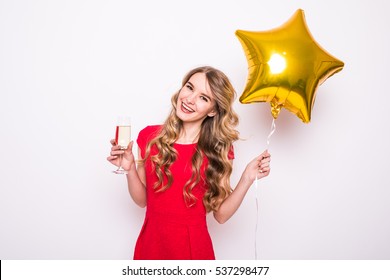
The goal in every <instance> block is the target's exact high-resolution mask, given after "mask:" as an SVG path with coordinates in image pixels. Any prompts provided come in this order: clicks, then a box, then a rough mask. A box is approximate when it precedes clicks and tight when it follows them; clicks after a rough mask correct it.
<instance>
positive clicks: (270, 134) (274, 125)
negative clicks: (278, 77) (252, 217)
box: [255, 119, 276, 260]
mask: <svg viewBox="0 0 390 280" xmlns="http://www.w3.org/2000/svg"><path fill="white" fill-rule="evenodd" d="M275 130H276V124H275V119H272V125H271V130H270V133H269V134H268V137H267V150H268V148H269V144H270V140H271V136H272V134H274V132H275ZM257 176H258V173H256V180H255V192H256V226H255V260H257V228H258V224H259V197H258V190H257V189H258V182H257V181H258V180H259V178H258V177H257Z"/></svg>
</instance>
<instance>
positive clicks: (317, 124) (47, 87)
mask: <svg viewBox="0 0 390 280" xmlns="http://www.w3.org/2000/svg"><path fill="white" fill-rule="evenodd" d="M298 8H301V9H303V10H304V11H305V15H306V21H307V24H308V26H309V29H310V31H311V33H312V34H313V37H314V38H315V39H316V41H317V42H318V43H319V44H320V45H321V46H322V47H323V48H324V49H326V50H327V51H328V52H329V53H331V54H332V55H334V56H335V57H337V58H338V59H340V60H342V61H343V62H344V63H345V67H344V69H343V70H342V71H341V72H339V73H337V74H336V75H334V76H332V77H330V78H329V79H328V80H327V81H326V82H325V83H324V84H322V85H321V86H320V87H319V88H318V90H317V98H316V103H315V105H314V108H313V113H312V118H311V122H310V123H309V124H304V123H302V122H301V121H300V120H299V119H298V118H297V117H296V116H295V115H293V114H291V113H290V112H288V111H286V110H282V113H281V114H280V116H279V118H278V120H277V130H276V132H275V134H274V135H273V136H272V139H271V146H270V152H271V153H272V173H271V174H270V176H269V177H268V178H266V179H264V180H262V181H261V182H260V183H259V188H258V192H257V197H258V200H259V205H260V206H259V220H258V227H259V228H258V232H257V238H255V225H256V203H255V202H256V191H255V188H252V189H251V190H250V191H249V192H248V194H247V196H246V198H245V199H244V201H243V204H242V206H241V208H240V209H239V210H238V211H237V213H236V214H235V216H233V217H232V218H231V219H230V220H229V221H228V222H227V223H226V224H223V225H219V224H217V223H216V222H215V221H214V220H213V218H212V217H211V215H210V216H209V217H208V221H209V229H210V234H211V236H212V239H213V242H214V246H215V251H216V256H217V258H218V259H253V258H254V252H255V249H254V244H255V240H257V244H258V257H259V258H260V259H389V258H390V242H389V236H390V219H389V213H390V203H389V202H390V189H389V187H390V177H389V163H388V159H389V156H390V148H389V146H388V143H389V142H390V139H389V138H390V133H389V125H388V121H389V120H390V113H389V108H388V104H389V97H388V94H389V89H388V88H387V86H386V85H387V81H388V80H389V78H388V67H389V64H390V60H389V49H390V44H389V39H388V30H387V29H388V26H389V23H390V22H389V21H390V20H389V19H388V18H389V17H388V11H389V4H388V3H387V2H386V1H384V0H383V1H380V0H370V1H367V0H359V1H354V2H350V1H338V0H328V1H310V0H302V1H290V0H285V1H282V0H279V1H260V0H257V1H255V0H237V1H227V0H220V1H210V0H197V1H173V0H165V1H158V0H155V1H152V0H148V1H124V0H123V1H119V0H112V1H102V0H100V1H96V0H90V1H87V0H67V1H49V0H46V1H44V0H36V1H28V0H12V1H11V0H8V1H5V0H0V97H1V99H0V129H1V137H0V172H1V176H0V227H1V229H0V259H130V258H132V254H133V247H134V244H135V241H136V238H137V236H138V233H139V230H140V227H141V225H142V222H143V215H144V211H145V210H144V209H140V208H138V207H137V206H136V205H134V203H133V202H132V201H131V199H130V197H129V195H128V193H127V187H126V183H125V178H124V177H123V176H120V175H115V174H112V173H111V170H113V168H114V167H113V166H111V165H110V164H109V163H108V162H107V161H106V157H107V156H108V153H109V149H110V144H109V140H110V139H111V138H113V136H114V129H115V120H116V117H117V116H118V115H119V114H123V113H127V114H129V115H131V116H132V121H133V132H132V135H133V138H134V139H135V138H136V136H137V135H138V132H139V130H140V129H142V128H143V127H145V126H146V125H148V124H158V123H161V122H163V120H164V119H165V117H166V115H167V113H168V111H169V108H170V97H171V95H172V94H173V93H174V91H176V90H177V89H178V88H179V85H180V82H181V79H182V77H183V75H184V74H185V73H186V72H187V71H188V70H190V69H191V68H193V67H196V66H200V65H205V64H207V65H212V66H214V67H217V68H219V69H221V70H223V71H224V72H225V73H226V74H227V75H228V76H229V77H230V79H231V81H232V83H233V85H234V86H235V88H236V90H237V93H238V97H239V96H240V94H241V92H242V90H243V88H244V86H245V82H246V77H247V61H246V58H245V55H244V52H243V49H242V47H241V44H240V43H239V41H238V39H237V38H236V37H235V35H234V32H235V31H236V30H237V29H243V30H251V31H263V30H268V29H271V28H274V27H277V26H280V25H281V24H283V23H284V22H285V21H287V20H288V19H289V18H290V17H291V16H292V15H293V13H294V12H295V11H296V10H297V9H298ZM235 109H236V111H237V113H238V114H239V116H240V125H239V127H238V129H239V131H240V132H241V137H242V138H243V139H245V140H242V141H239V142H237V144H236V146H235V152H236V160H235V163H234V165H235V169H234V173H233V176H232V185H233V186H234V185H235V183H236V182H237V181H238V178H239V176H240V174H241V172H242V171H243V169H244V168H245V165H246V163H247V162H248V161H249V160H251V159H252V158H253V157H254V156H256V155H257V154H258V153H260V152H261V151H262V150H263V149H264V148H265V146H266V137H267V135H268V133H269V128H270V125H271V121H272V117H271V114H270V106H269V104H267V103H261V104H260V103H259V104H245V105H243V104H240V103H239V102H238V101H236V103H235Z"/></svg>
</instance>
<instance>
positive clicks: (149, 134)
mask: <svg viewBox="0 0 390 280" xmlns="http://www.w3.org/2000/svg"><path fill="white" fill-rule="evenodd" d="M160 129H161V125H150V126H147V127H145V128H144V129H142V130H141V131H140V132H139V133H138V137H137V144H138V147H139V148H140V150H141V156H142V158H144V157H145V151H146V146H147V144H148V143H149V142H150V141H151V140H152V139H153V138H154V137H156V136H157V134H158V133H159V132H160Z"/></svg>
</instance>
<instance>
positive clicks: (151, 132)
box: [139, 125, 162, 136]
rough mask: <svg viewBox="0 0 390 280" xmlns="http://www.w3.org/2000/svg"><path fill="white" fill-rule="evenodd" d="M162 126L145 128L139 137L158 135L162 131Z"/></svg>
mask: <svg viewBox="0 0 390 280" xmlns="http://www.w3.org/2000/svg"><path fill="white" fill-rule="evenodd" d="M161 127H162V125H148V126H147V127H145V128H143V129H142V130H141V131H140V132H139V135H153V136H155V135H157V134H158V133H159V132H160V130H161Z"/></svg>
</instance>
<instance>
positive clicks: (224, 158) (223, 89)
mask: <svg viewBox="0 0 390 280" xmlns="http://www.w3.org/2000/svg"><path fill="white" fill-rule="evenodd" d="M196 73H204V74H205V75H206V79H207V81H208V84H209V86H210V89H211V92H212V95H213V98H214V100H215V102H216V105H215V106H216V108H215V109H216V110H215V111H216V112H217V113H216V115H215V116H213V117H209V116H208V117H206V118H205V119H204V121H203V122H202V125H201V130H200V136H199V139H198V144H197V149H196V152H195V154H194V155H193V157H192V175H191V178H190V179H189V180H188V182H187V183H186V184H185V186H184V187H183V196H184V200H185V202H186V204H187V206H188V207H191V206H192V205H194V204H195V203H196V197H195V196H194V195H193V194H192V189H193V188H194V187H195V186H196V185H197V184H198V183H199V182H200V180H201V176H200V172H201V170H200V169H201V165H202V162H203V156H206V157H207V159H208V161H209V164H208V166H207V168H206V170H205V177H206V185H207V186H208V190H207V191H206V193H205V195H204V198H203V203H204V206H205V207H206V211H207V212H210V211H216V210H218V208H219V206H220V205H221V203H222V202H223V201H224V200H225V199H226V198H227V197H228V196H229V195H230V193H231V192H232V189H231V187H230V176H231V174H232V163H231V160H229V158H228V154H229V151H231V149H232V144H233V142H234V141H236V140H238V138H239V133H238V131H237V130H235V127H236V126H237V124H238V116H237V114H236V113H235V112H234V110H233V108H232V104H233V102H234V100H235V98H236V92H235V90H234V88H233V86H232V85H231V83H230V81H229V79H228V77H227V76H226V75H225V74H224V73H223V72H221V71H220V70H217V69H215V68H213V67H210V66H203V67H198V68H195V69H193V70H191V71H190V72H188V73H187V75H186V76H185V77H184V79H183V81H182V87H183V86H185V85H186V83H187V82H188V81H189V79H190V78H191V77H192V75H194V74H196ZM179 93H180V90H179V91H178V92H176V93H175V94H174V95H173V96H172V98H171V103H172V109H171V111H170V114H169V115H168V117H167V119H166V121H165V123H164V125H163V126H162V128H161V131H160V132H159V133H158V135H157V136H156V137H155V138H154V139H153V140H152V141H150V142H149V143H148V145H147V147H146V154H145V158H144V161H145V159H146V158H147V157H148V156H149V155H150V150H151V147H152V146H153V145H156V147H157V149H158V153H157V154H156V155H151V156H150V160H151V162H152V163H153V167H154V171H155V172H156V174H157V178H158V181H157V182H156V184H155V185H154V186H153V187H154V189H155V190H156V191H157V192H161V191H164V190H166V189H168V188H169V187H170V186H171V185H172V183H173V177H172V173H171V171H170V166H171V165H172V163H173V162H174V161H175V160H176V158H177V151H176V150H175V149H174V147H173V144H174V143H175V142H176V140H177V139H178V137H179V135H180V132H181V129H182V127H183V124H182V121H181V120H180V119H179V118H178V117H177V116H176V104H177V100H178V97H179ZM164 175H165V176H166V178H167V183H166V184H165V185H163V179H164Z"/></svg>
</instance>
